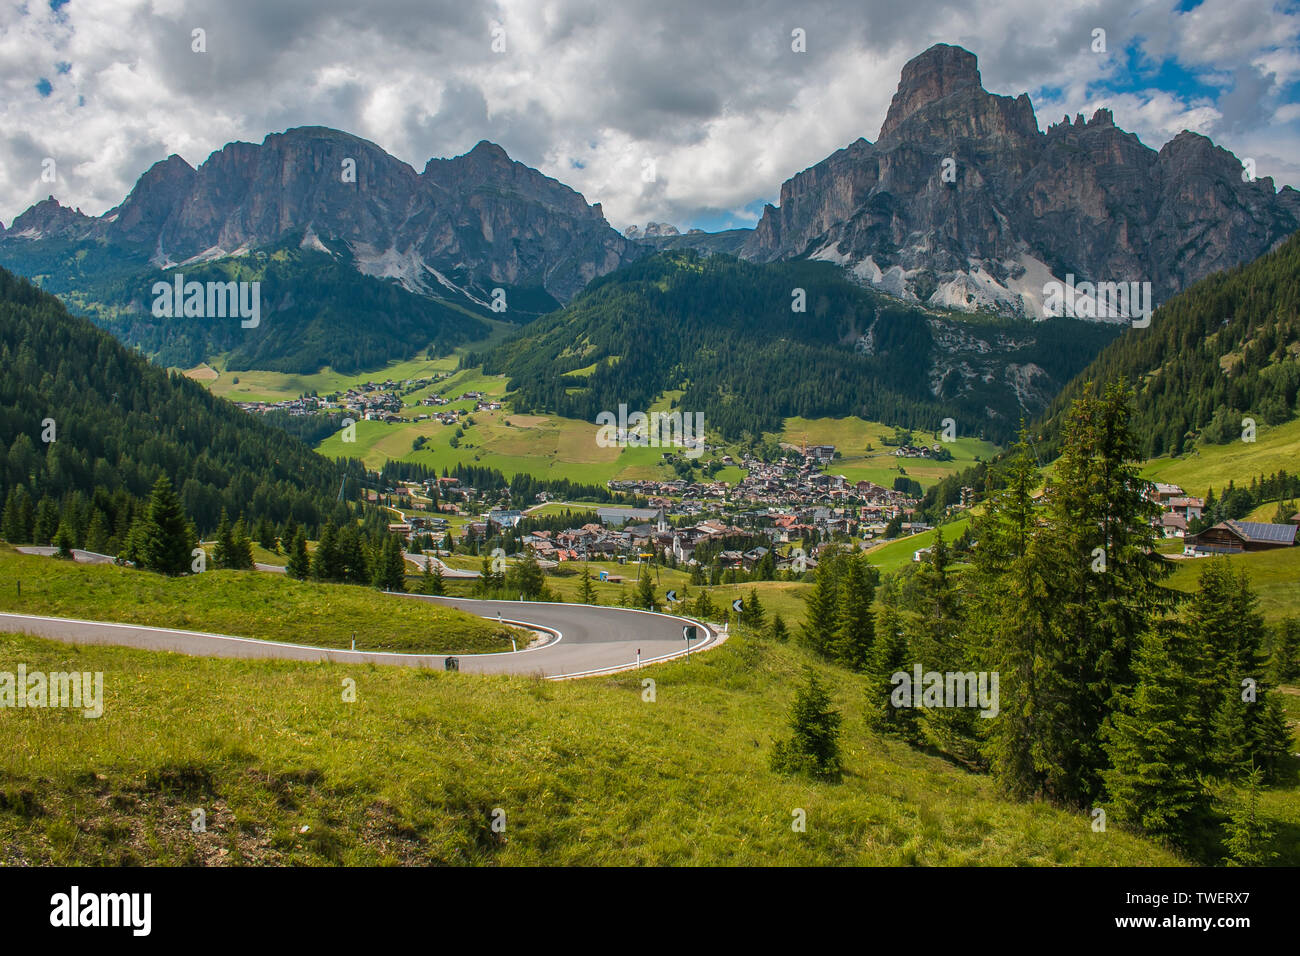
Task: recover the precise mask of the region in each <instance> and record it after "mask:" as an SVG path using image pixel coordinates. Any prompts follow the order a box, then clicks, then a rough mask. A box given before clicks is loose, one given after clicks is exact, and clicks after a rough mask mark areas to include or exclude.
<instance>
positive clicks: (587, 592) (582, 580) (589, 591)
mask: <svg viewBox="0 0 1300 956" xmlns="http://www.w3.org/2000/svg"><path fill="white" fill-rule="evenodd" d="M578 603H579V604H597V603H599V602H598V601H597V600H596V588H595V586H594V585H592V583H591V564H590V563H589V562H586V561H584V562H582V576H581V577H579V578H578Z"/></svg>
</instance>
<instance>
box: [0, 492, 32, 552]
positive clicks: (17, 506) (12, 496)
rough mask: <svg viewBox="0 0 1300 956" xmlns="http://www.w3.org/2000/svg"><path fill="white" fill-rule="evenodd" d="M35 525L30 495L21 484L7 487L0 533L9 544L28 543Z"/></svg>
mask: <svg viewBox="0 0 1300 956" xmlns="http://www.w3.org/2000/svg"><path fill="white" fill-rule="evenodd" d="M34 525H35V514H34V509H33V508H32V497H31V495H29V494H28V493H27V489H26V488H24V487H23V486H22V485H17V486H15V487H13V488H10V489H9V494H8V496H7V497H6V498H5V509H4V517H3V520H2V522H0V534H3V535H4V539H5V540H6V541H8V542H9V543H10V544H30V543H31V540H32V532H33V530H34Z"/></svg>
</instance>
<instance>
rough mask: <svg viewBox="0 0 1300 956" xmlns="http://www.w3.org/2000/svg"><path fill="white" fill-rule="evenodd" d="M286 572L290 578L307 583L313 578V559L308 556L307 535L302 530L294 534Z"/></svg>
mask: <svg viewBox="0 0 1300 956" xmlns="http://www.w3.org/2000/svg"><path fill="white" fill-rule="evenodd" d="M284 571H285V573H286V574H287V575H289V577H291V578H296V579H297V580H299V581H305V580H307V578H308V577H310V576H311V558H309V557H308V556H307V535H306V534H305V533H304V532H303V530H302V529H301V528H299V529H298V530H297V531H296V532H295V533H294V536H293V543H292V544H291V545H289V561H288V563H287V564H286V565H285V569H284Z"/></svg>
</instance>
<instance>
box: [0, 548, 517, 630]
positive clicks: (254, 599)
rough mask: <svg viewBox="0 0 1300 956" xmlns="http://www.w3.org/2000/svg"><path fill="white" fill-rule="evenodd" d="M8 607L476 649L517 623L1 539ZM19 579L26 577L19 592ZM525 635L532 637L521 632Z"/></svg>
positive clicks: (0, 600)
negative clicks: (142, 567) (32, 548)
mask: <svg viewBox="0 0 1300 956" xmlns="http://www.w3.org/2000/svg"><path fill="white" fill-rule="evenodd" d="M0 581H3V586H0V611H11V612H15V613H25V614H49V615H53V616H55V617H76V618H82V619H88V620H98V621H116V622H121V623H129V624H150V625H153V626H155V627H175V628H182V629H188V630H198V631H213V632H216V633H218V634H231V635H234V636H236V637H256V638H262V639H265V640H272V641H287V642H289V643H295V644H310V645H313V646H315V647H340V648H341V647H350V646H351V642H352V632H353V631H355V632H356V635H357V649H358V650H367V651H402V652H412V653H447V654H471V653H475V652H488V651H501V650H508V649H509V648H510V633H509V631H510V630H511V629H509V628H504V629H503V628H501V627H500V626H498V625H496V624H495V623H492V622H490V621H486V620H484V619H482V618H479V617H474V616H473V615H471V614H464V613H462V612H460V611H455V610H452V609H451V608H444V607H437V606H435V605H432V604H429V603H427V602H424V601H410V600H406V599H404V598H400V597H394V596H391V595H384V594H381V593H379V592H378V591H375V590H373V589H371V588H365V587H358V586H354V585H343V584H318V583H315V582H311V581H294V580H292V579H290V578H287V577H285V576H284V575H282V574H271V573H265V572H261V571H206V572H204V573H203V574H198V575H192V576H189V577H183V578H167V577H163V576H162V575H157V574H152V573H150V572H147V571H135V570H132V569H130V568H119V567H113V566H111V565H88V564H74V563H72V562H70V561H59V560H56V559H54V558H45V557H37V556H34V555H25V554H19V553H17V552H16V551H14V550H13V549H12V548H10V547H8V546H7V545H0ZM15 582H21V583H22V595H21V597H20V596H19V595H18V588H17V587H16V586H15ZM515 636H516V637H517V638H523V639H529V638H528V637H527V635H524V634H522V632H517V633H516V635H515Z"/></svg>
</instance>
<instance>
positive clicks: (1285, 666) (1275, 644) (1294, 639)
mask: <svg viewBox="0 0 1300 956" xmlns="http://www.w3.org/2000/svg"><path fill="white" fill-rule="evenodd" d="M1269 657H1270V663H1271V667H1272V671H1273V681H1274V683H1277V684H1291V683H1295V682H1296V681H1297V680H1300V617H1286V618H1283V619H1282V620H1281V621H1279V622H1278V623H1277V625H1276V627H1275V628H1274V629H1273V637H1272V640H1271V641H1270V646H1269Z"/></svg>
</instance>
